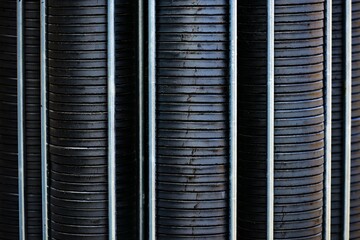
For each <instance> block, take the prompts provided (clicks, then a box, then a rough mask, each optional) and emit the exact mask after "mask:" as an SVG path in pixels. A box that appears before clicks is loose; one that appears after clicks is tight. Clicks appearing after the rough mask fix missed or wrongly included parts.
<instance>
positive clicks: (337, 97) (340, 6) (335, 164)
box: [331, 0, 345, 240]
mask: <svg viewBox="0 0 360 240" xmlns="http://www.w3.org/2000/svg"><path fill="white" fill-rule="evenodd" d="M344 7H345V5H344V1H341V0H334V1H333V16H332V21H333V52H332V54H333V55H332V60H333V64H332V94H333V95H332V157H331V158H332V172H331V174H332V177H331V178H332V179H331V181H332V183H331V184H332V187H331V208H332V211H331V232H332V239H334V240H336V239H341V235H342V229H343V228H342V225H343V223H342V222H343V220H342V219H343V202H344V199H343V184H344V181H343V179H344V174H343V172H344V138H343V136H344V111H345V108H344V104H345V103H344V89H345V85H344V84H345V77H344V76H345V71H344V54H345V46H344V34H345V33H344V17H345V15H344Z"/></svg>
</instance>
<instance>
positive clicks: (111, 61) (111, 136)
mask: <svg viewBox="0 0 360 240" xmlns="http://www.w3.org/2000/svg"><path fill="white" fill-rule="evenodd" d="M107 20H108V24H107V27H108V29H107V38H108V42H107V47H108V49H107V65H108V79H107V85H108V86H107V89H108V181H109V183H108V184H109V189H108V191H109V193H108V194H109V240H116V152H115V151H116V140H115V137H116V136H115V121H116V119H115V94H116V86H115V1H114V0H108V8H107Z"/></svg>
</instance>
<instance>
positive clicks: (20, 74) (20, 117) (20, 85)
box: [16, 0, 25, 240]
mask: <svg viewBox="0 0 360 240" xmlns="http://www.w3.org/2000/svg"><path fill="white" fill-rule="evenodd" d="M16 8H17V101H18V103H17V127H18V194H19V239H20V240H24V239H25V179H24V178H25V173H24V166H25V164H24V49H23V38H24V36H23V28H24V26H23V1H22V0H18V1H17V6H16Z"/></svg>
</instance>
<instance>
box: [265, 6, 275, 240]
mask: <svg viewBox="0 0 360 240" xmlns="http://www.w3.org/2000/svg"><path fill="white" fill-rule="evenodd" d="M267 3H268V6H267V15H268V16H267V20H268V28H267V39H268V46H267V48H268V49H267V62H268V65H267V77H268V80H267V239H268V240H273V239H274V120H275V114H274V100H275V96H274V92H275V83H274V82H275V79H274V68H275V64H274V61H275V57H274V56H275V49H274V47H275V40H274V37H275V35H274V28H275V26H274V25H275V0H268V1H267Z"/></svg>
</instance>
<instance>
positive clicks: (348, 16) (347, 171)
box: [343, 0, 352, 240]
mask: <svg viewBox="0 0 360 240" xmlns="http://www.w3.org/2000/svg"><path fill="white" fill-rule="evenodd" d="M351 11H352V9H351V0H346V2H345V146H344V148H345V167H344V178H345V179H344V226H343V229H344V233H343V237H344V240H348V239H349V238H350V193H351V93H352V91H351V84H352V79H351V78H352V74H351V71H352V65H351V61H352V56H351V55H352V46H351V44H352V24H351V21H352V13H351Z"/></svg>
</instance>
